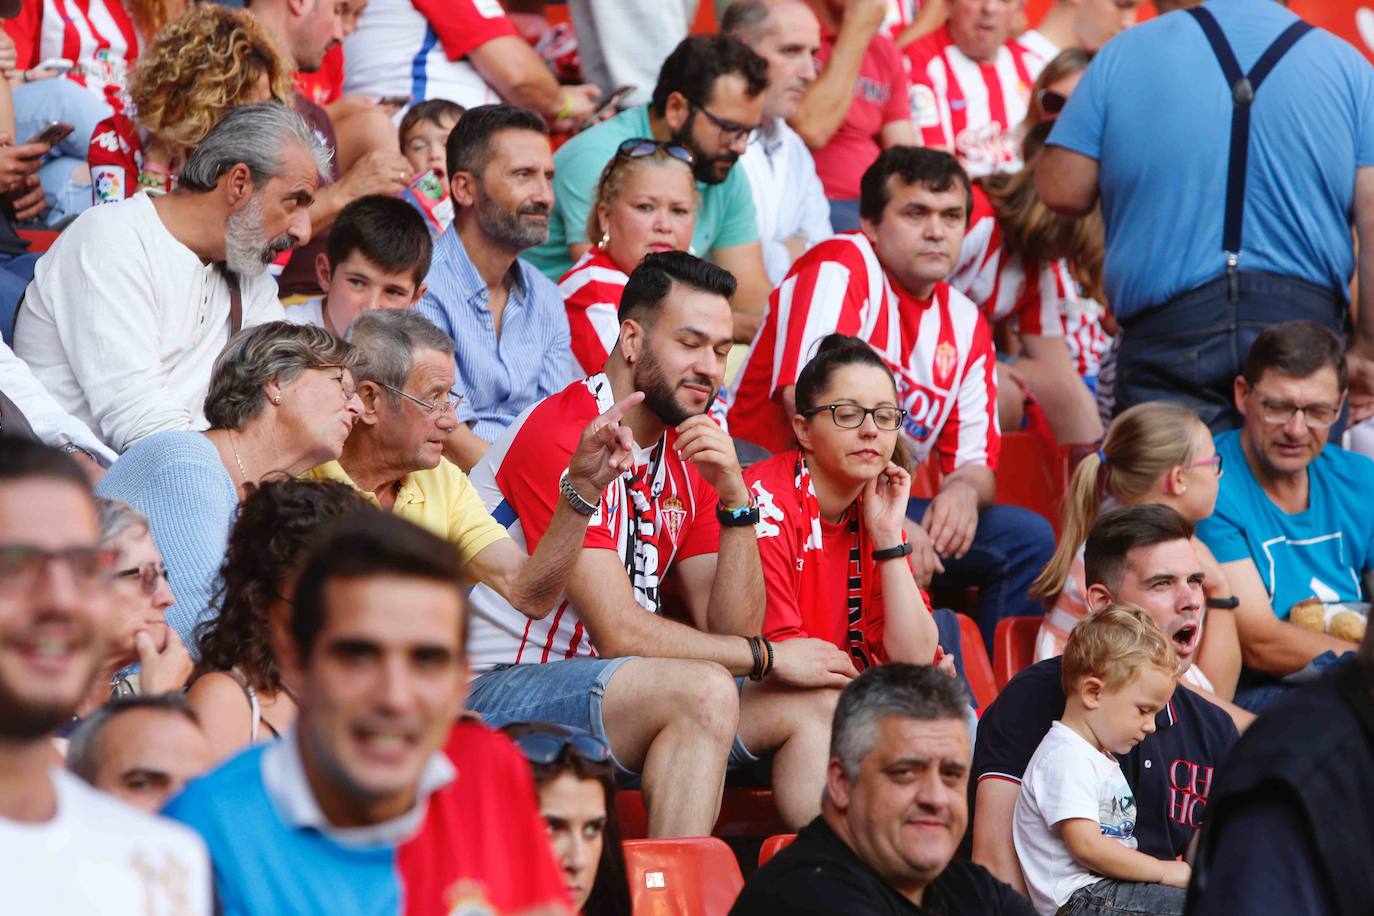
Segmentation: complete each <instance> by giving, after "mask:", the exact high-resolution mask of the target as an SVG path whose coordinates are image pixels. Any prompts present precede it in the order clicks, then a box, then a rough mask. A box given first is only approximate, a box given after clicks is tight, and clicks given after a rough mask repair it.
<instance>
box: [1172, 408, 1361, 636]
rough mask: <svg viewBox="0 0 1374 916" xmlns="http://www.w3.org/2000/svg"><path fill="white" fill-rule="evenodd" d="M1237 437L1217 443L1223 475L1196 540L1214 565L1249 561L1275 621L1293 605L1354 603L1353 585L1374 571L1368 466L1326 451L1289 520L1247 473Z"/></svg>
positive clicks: (1227, 436) (1228, 435)
mask: <svg viewBox="0 0 1374 916" xmlns="http://www.w3.org/2000/svg"><path fill="white" fill-rule="evenodd" d="M1240 437H1241V431H1240V430H1232V431H1230V432H1226V433H1222V434H1221V435H1219V436H1217V437H1216V445H1217V454H1219V455H1221V456H1222V461H1223V466H1224V467H1225V468H1226V474H1225V476H1223V477H1222V478H1221V491H1220V493H1218V494H1217V507H1216V510H1215V511H1214V512H1213V513H1212V517H1211V518H1208V519H1204V520H1203V521H1202V522H1200V523H1199V524H1198V529H1197V532H1198V536H1199V537H1201V538H1202V542H1203V543H1204V544H1206V545H1207V546H1208V547H1209V548H1210V549H1211V551H1212V553H1213V554H1215V555H1216V558H1217V562H1219V563H1230V562H1232V561H1234V560H1244V559H1247V558H1248V559H1251V560H1253V561H1254V562H1255V568H1256V569H1257V570H1259V575H1260V579H1261V580H1262V581H1263V582H1264V587H1265V588H1266V589H1267V590H1268V591H1269V600H1270V604H1271V605H1272V606H1273V608H1274V613H1275V614H1276V615H1278V617H1279V618H1280V619H1287V617H1288V611H1289V610H1290V609H1291V608H1292V607H1293V605H1294V604H1296V603H1297V602H1299V601H1302V600H1304V599H1306V598H1311V597H1313V596H1316V597H1318V598H1321V599H1322V600H1324V601H1332V600H1335V601H1359V600H1361V598H1360V595H1361V587H1360V577H1361V575H1362V574H1363V573H1364V571H1365V570H1366V569H1370V568H1374V513H1371V512H1370V511H1369V506H1368V503H1367V502H1365V501H1366V500H1367V499H1369V496H1370V494H1371V493H1374V461H1370V460H1369V459H1368V458H1366V457H1364V456H1363V455H1356V454H1355V453H1354V452H1347V451H1346V450H1344V449H1341V448H1337V447H1336V446H1334V445H1328V446H1327V447H1326V448H1325V449H1323V450H1322V453H1321V454H1320V455H1318V456H1317V460H1316V461H1314V462H1312V464H1311V465H1309V466H1308V468H1307V485H1308V508H1307V509H1306V510H1305V511H1303V512H1298V513H1296V514H1293V515H1289V514H1288V513H1287V512H1284V511H1283V510H1282V509H1280V508H1279V507H1278V506H1276V505H1275V504H1274V501H1273V500H1271V499H1270V498H1269V497H1268V496H1267V495H1266V494H1265V492H1264V490H1263V489H1262V488H1261V487H1260V485H1259V481H1257V480H1256V479H1255V475H1254V474H1253V473H1251V471H1250V466H1249V465H1248V464H1247V463H1246V461H1245V453H1244V450H1243V449H1242V448H1241V440H1240Z"/></svg>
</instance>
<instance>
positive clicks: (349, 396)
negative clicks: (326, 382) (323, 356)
mask: <svg viewBox="0 0 1374 916" xmlns="http://www.w3.org/2000/svg"><path fill="white" fill-rule="evenodd" d="M312 368H315V369H319V370H320V371H321V372H327V371H329V370H330V369H338V370H339V374H338V375H337V376H335V377H334V381H336V382H338V383H339V390H340V391H342V392H343V396H344V400H345V401H351V400H353V397H354V395H356V394H357V393H358V386H357V385H355V384H353V380H352V379H351V378H350V377H349V376H350V372H349V370H348V367H347V366H341V365H339V364H338V363H325V364H324V365H322V366H313V367H312Z"/></svg>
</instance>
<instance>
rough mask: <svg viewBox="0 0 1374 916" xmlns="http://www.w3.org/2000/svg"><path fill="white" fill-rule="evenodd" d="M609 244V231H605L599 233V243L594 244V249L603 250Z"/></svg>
mask: <svg viewBox="0 0 1374 916" xmlns="http://www.w3.org/2000/svg"><path fill="white" fill-rule="evenodd" d="M610 243H611V230H609V229H607V230H606V231H605V232H603V233H601V241H599V242H597V243H596V247H597V248H605V247H606V246H607V245H609V244H610Z"/></svg>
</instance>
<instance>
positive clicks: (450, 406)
mask: <svg viewBox="0 0 1374 916" xmlns="http://www.w3.org/2000/svg"><path fill="white" fill-rule="evenodd" d="M377 384H378V385H381V386H382V387H383V388H385V389H386V390H387V391H390V392H391V393H392V394H394V395H399V396H400V397H403V398H405V399H406V400H407V401H414V402H415V403H416V404H419V405H420V406H421V407H423V408H424V409H425V413H427V414H429V415H430V416H437V415H438V414H440V413H442V412H443V411H444V410H446V409H447V410H457V409H458V405H459V404H461V403H463V396H462V395H461V394H459V393H458V389H457V388H450V389H449V391H448V394H447V395H446V396H445V399H444V400H442V401H433V402H431V401H422V400H420V399H419V398H417V397H416V396H415V395H413V394H406V393H405V392H404V391H402V390H401V389H399V388H396V387H395V386H392V385H388V384H387V383H386V382H378V383H377Z"/></svg>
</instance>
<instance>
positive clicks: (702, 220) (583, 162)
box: [520, 105, 759, 282]
mask: <svg viewBox="0 0 1374 916" xmlns="http://www.w3.org/2000/svg"><path fill="white" fill-rule="evenodd" d="M652 136H653V132H652V131H651V130H650V129H649V106H648V105H641V106H639V107H638V108H630V109H627V110H625V111H622V112H621V113H620V114H618V115H616V116H615V117H614V118H611V119H610V120H609V121H605V122H603V123H601V124H598V125H596V126H595V127H593V128H590V129H589V130H585V131H583V132H582V133H580V134H578V135H577V136H576V137H573V138H572V139H571V140H569V141H568V142H567V143H564V144H563V145H562V146H560V147H559V148H558V152H557V153H555V154H554V157H553V167H554V175H553V199H554V206H553V214H552V216H551V217H550V219H549V240H548V241H547V242H545V243H544V244H543V245H540V246H539V247H538V248H531V249H530V250H529V251H526V252H525V253H524V254H522V255H521V256H520V257H522V258H524V259H525V260H526V261H529V262H530V263H531V264H533V265H534V266H535V267H538V268H539V269H540V270H541V271H543V273H544V276H546V277H548V278H549V279H550V280H553V281H555V282H557V281H558V280H559V279H560V278H562V276H563V275H564V274H565V273H567V272H568V268H570V267H572V256H571V255H570V254H569V253H568V246H569V245H576V244H585V243H587V242H588V241H596V239H591V240H589V239H588V238H587V214H588V212H590V211H591V208H592V196H593V195H594V194H596V184H597V182H598V181H599V180H600V179H601V172H602V170H603V169H605V168H606V163H608V162H610V161H611V157H613V156H614V155H615V152H616V149H618V148H619V146H620V144H622V143H624V142H625V141H626V140H628V139H630V138H631V137H652ZM696 184H697V195H698V196H699V198H700V203H699V204H698V206H697V221H696V229H695V230H694V231H693V233H692V250H693V251H695V252H696V253H697V254H698V255H699V256H700V257H703V258H704V257H706V256H707V255H709V254H710V253H711V251H713V250H714V249H716V248H732V247H734V246H735V245H745V244H748V243H749V242H757V241H758V239H759V230H758V226H757V224H756V223H755V222H754V197H753V194H752V193H751V192H750V190H749V179H748V177H747V176H746V175H745V174H744V167H743V166H741V165H740V164H739V163H735V167H734V168H732V169H730V174H729V175H727V176H726V178H725V180H724V181H722V182H721V183H720V184H704V183H702V182H700V181H698V182H697V183H696Z"/></svg>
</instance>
